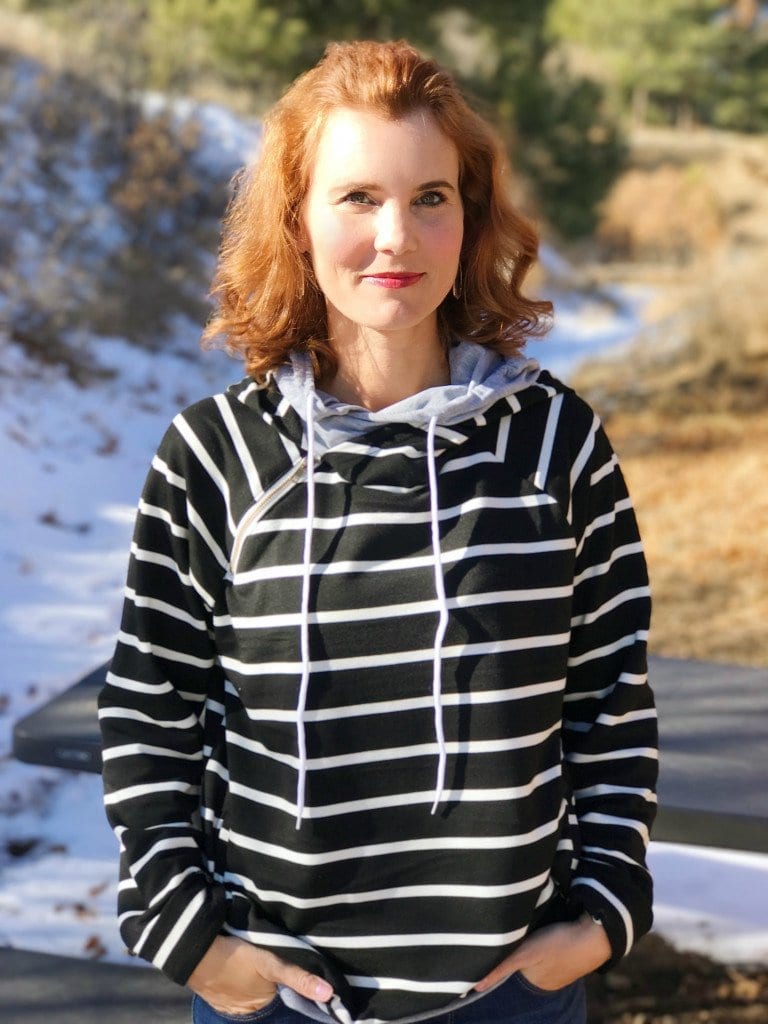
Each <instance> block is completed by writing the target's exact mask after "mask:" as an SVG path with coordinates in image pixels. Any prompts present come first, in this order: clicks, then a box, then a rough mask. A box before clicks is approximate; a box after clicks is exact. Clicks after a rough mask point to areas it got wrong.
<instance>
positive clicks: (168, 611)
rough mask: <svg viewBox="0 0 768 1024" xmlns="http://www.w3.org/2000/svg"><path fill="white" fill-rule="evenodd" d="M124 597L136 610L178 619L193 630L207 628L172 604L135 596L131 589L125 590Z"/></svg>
mask: <svg viewBox="0 0 768 1024" xmlns="http://www.w3.org/2000/svg"><path fill="white" fill-rule="evenodd" d="M125 596H126V597H127V598H128V600H129V601H132V602H133V604H135V605H136V607H137V608H149V609H151V610H152V611H156V612H162V614H163V615H169V616H170V617H171V618H174V619H178V620H179V621H180V622H186V623H187V625H189V626H193V627H194V628H195V629H199V630H202V631H203V632H205V630H206V629H207V626H206V624H205V622H204V621H203V620H202V619H196V618H195V617H194V615H190V614H189V612H187V611H185V610H184V609H183V608H177V607H176V605H174V604H169V603H168V602H167V601H160V600H159V599H158V598H156V597H144V596H143V595H141V594H137V593H136V591H135V590H134V589H133V588H132V587H126V588H125Z"/></svg>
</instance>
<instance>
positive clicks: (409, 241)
mask: <svg viewBox="0 0 768 1024" xmlns="http://www.w3.org/2000/svg"><path fill="white" fill-rule="evenodd" d="M411 216H412V214H411V210H410V208H408V209H405V210H404V209H403V208H402V207H401V206H400V205H399V204H398V203H393V202H386V203H383V204H382V206H381V207H380V209H379V211H378V214H377V216H376V239H375V245H376V249H377V250H378V251H379V252H393V253H402V252H410V251H412V250H413V249H414V248H415V245H416V240H415V235H414V232H413V225H412V224H411Z"/></svg>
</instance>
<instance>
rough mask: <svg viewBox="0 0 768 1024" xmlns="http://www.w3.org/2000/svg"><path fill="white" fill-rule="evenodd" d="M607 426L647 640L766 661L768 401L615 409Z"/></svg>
mask: <svg viewBox="0 0 768 1024" xmlns="http://www.w3.org/2000/svg"><path fill="white" fill-rule="evenodd" d="M609 429H610V434H611V439H612V441H613V443H614V445H615V447H616V449H617V451H618V452H619V455H620V457H621V460H622V465H623V468H624V472H625V475H626V477H627V482H628V485H629V488H630V492H631V494H632V497H633V501H634V503H635V507H636V509H637V514H638V519H639V522H640V528H641V531H642V534H643V539H644V541H645V546H646V552H647V556H648V564H649V568H650V573H651V583H652V586H653V594H654V619H653V630H652V644H651V648H652V650H653V651H654V652H655V653H657V654H663V655H668V656H674V657H688V658H700V659H705V660H708V661H725V662H734V663H738V664H744V665H768V627H767V626H766V624H767V623H768V411H766V412H762V413H754V414H751V415H746V416H741V415H731V416H728V415H724V414H720V415H718V416H715V417H712V416H707V415H706V414H701V415H699V416H688V417H685V418H683V419H678V420H675V419H674V418H671V417H667V416H665V417H663V418H661V419H660V418H659V417H658V416H657V415H655V414H654V413H642V412H638V413H627V414H622V413H618V414H616V415H614V416H613V417H612V419H611V422H610V427H609ZM640 442H645V443H640ZM643 448H645V450H643Z"/></svg>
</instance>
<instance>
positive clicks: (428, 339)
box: [318, 325, 451, 412]
mask: <svg viewBox="0 0 768 1024" xmlns="http://www.w3.org/2000/svg"><path fill="white" fill-rule="evenodd" d="M333 347H334V351H335V353H336V358H337V360H338V366H337V369H336V373H335V374H334V375H333V376H332V377H328V378H325V379H323V380H320V381H318V386H319V387H321V388H322V389H323V391H327V392H328V393H329V394H331V395H333V396H334V398H338V399H339V401H341V402H348V403H350V404H351V405H360V406H362V407H363V408H365V409H370V410H371V412H376V411H377V410H379V409H385V408H386V407H387V406H389V405H394V404H395V403H396V402H400V401H402V400H403V399H405V398H410V396H411V395H416V394H418V393H419V392H420V391H424V390H425V389H426V388H432V387H439V386H440V385H442V384H449V383H450V379H451V373H450V367H449V363H448V356H447V354H446V351H445V348H444V346H443V344H442V342H441V341H440V338H439V336H438V334H437V329H436V325H435V330H434V331H422V332H416V333H414V332H408V333H407V334H406V333H403V334H397V333H389V332H378V331H371V330H366V329H358V330H357V331H356V332H355V334H354V335H353V336H347V337H346V338H344V340H343V341H341V342H339V341H336V340H335V339H334V346H333Z"/></svg>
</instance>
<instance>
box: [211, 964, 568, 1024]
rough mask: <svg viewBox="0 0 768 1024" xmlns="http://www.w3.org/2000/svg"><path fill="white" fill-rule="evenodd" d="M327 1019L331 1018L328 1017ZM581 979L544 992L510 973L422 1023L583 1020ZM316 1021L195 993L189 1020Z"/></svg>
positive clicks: (246, 1023) (219, 1023)
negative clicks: (220, 1003)
mask: <svg viewBox="0 0 768 1024" xmlns="http://www.w3.org/2000/svg"><path fill="white" fill-rule="evenodd" d="M328 1020H329V1022H330V1021H331V1020H332V1018H330V1017H329V1018H328ZM586 1020H587V1008H586V999H585V995H584V983H583V982H582V981H575V982H574V983H573V984H572V985H567V986H566V987H565V988H562V989H558V991H557V992H546V991H544V989H540V988H537V987H536V986H535V985H532V984H531V983H530V982H529V981H527V980H526V979H525V978H523V977H522V976H521V975H520V974H513V975H512V977H511V978H507V980H506V981H505V982H503V984H501V985H499V986H498V988H495V989H494V990H493V991H492V992H489V993H488V994H487V995H485V996H483V998H482V999H478V1000H476V1001H475V1002H473V1003H469V1004H468V1005H467V1006H460V1007H459V1008H458V1009H456V1010H451V1011H450V1013H444V1014H441V1015H440V1016H439V1017H430V1018H429V1019H428V1020H427V1021H425V1022H424V1024H586ZM237 1022H239V1024H315V1022H314V1021H312V1020H311V1019H310V1018H309V1017H305V1016H304V1014H303V1013H298V1012H297V1011H296V1010H291V1009H289V1008H288V1007H287V1006H286V1005H285V1004H284V1003H283V1001H282V1000H281V999H280V997H279V996H277V997H276V998H275V999H273V1000H272V1002H271V1003H269V1004H268V1005H267V1006H265V1007H263V1008H262V1009H261V1010H254V1012H253V1013H247V1014H243V1015H242V1016H239V1015H237V1016H230V1015H229V1014H226V1013H219V1011H218V1010H214V1009H213V1007H212V1006H209V1005H208V1003H206V1002H204V1001H203V1000H202V999H200V997H199V996H195V997H194V998H193V1000H192V1024H237Z"/></svg>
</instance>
